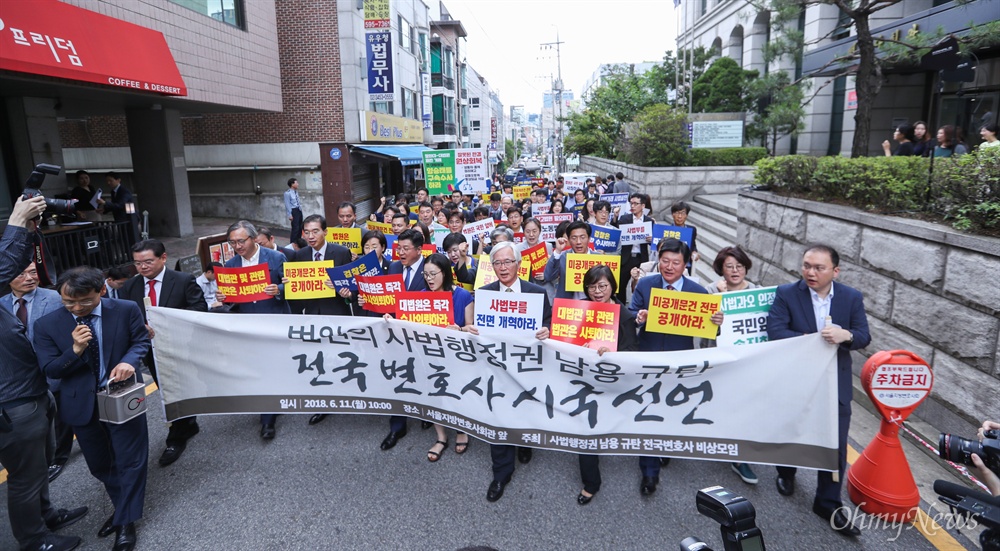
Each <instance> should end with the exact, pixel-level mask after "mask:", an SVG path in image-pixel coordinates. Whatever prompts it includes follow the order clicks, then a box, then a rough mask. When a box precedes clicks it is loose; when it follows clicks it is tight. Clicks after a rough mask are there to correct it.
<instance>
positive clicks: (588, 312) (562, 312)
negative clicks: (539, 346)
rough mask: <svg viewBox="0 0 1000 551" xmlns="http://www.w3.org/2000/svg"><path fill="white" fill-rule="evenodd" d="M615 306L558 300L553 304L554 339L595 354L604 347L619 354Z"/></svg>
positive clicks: (552, 329) (552, 331)
mask: <svg viewBox="0 0 1000 551" xmlns="http://www.w3.org/2000/svg"><path fill="white" fill-rule="evenodd" d="M620 308H621V307H620V306H619V305H618V304H617V303H614V302H612V303H607V304H605V303H603V302H593V301H590V300H573V299H568V298H557V299H556V300H555V301H554V302H553V303H552V328H551V333H550V334H551V336H552V338H553V339H555V340H557V341H562V342H568V343H570V344H575V345H577V346H586V347H587V348H593V349H594V350H598V349H600V348H601V347H602V346H606V347H608V348H609V349H611V350H613V351H614V350H618V316H619V315H620V314H621V311H620Z"/></svg>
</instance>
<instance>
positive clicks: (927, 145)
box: [913, 121, 934, 157]
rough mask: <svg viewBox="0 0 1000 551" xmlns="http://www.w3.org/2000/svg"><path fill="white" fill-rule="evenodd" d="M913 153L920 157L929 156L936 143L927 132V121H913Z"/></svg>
mask: <svg viewBox="0 0 1000 551" xmlns="http://www.w3.org/2000/svg"><path fill="white" fill-rule="evenodd" d="M913 138H914V139H913V154H914V155H916V156H918V157H928V156H930V154H931V150H933V149H934V145H933V144H932V143H931V136H930V134H928V133H927V123H926V122H924V121H917V122H915V123H913Z"/></svg>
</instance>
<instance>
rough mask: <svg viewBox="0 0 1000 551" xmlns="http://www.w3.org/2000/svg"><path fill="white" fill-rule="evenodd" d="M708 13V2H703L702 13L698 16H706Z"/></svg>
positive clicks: (704, 0)
mask: <svg viewBox="0 0 1000 551" xmlns="http://www.w3.org/2000/svg"><path fill="white" fill-rule="evenodd" d="M707 11H708V0H701V11H699V12H698V15H705V12H707Z"/></svg>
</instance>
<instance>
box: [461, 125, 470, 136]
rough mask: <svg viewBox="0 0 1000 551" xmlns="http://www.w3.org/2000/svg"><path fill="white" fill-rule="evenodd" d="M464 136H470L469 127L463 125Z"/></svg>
mask: <svg viewBox="0 0 1000 551" xmlns="http://www.w3.org/2000/svg"><path fill="white" fill-rule="evenodd" d="M462 137H463V138H468V137H469V127H468V126H463V127H462Z"/></svg>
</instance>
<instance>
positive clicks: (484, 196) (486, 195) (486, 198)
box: [482, 193, 493, 203]
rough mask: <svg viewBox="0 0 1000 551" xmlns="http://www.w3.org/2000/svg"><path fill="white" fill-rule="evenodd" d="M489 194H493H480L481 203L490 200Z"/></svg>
mask: <svg viewBox="0 0 1000 551" xmlns="http://www.w3.org/2000/svg"><path fill="white" fill-rule="evenodd" d="M490 195H493V194H492V193H484V194H483V195H482V198H483V203H489V202H490Z"/></svg>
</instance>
